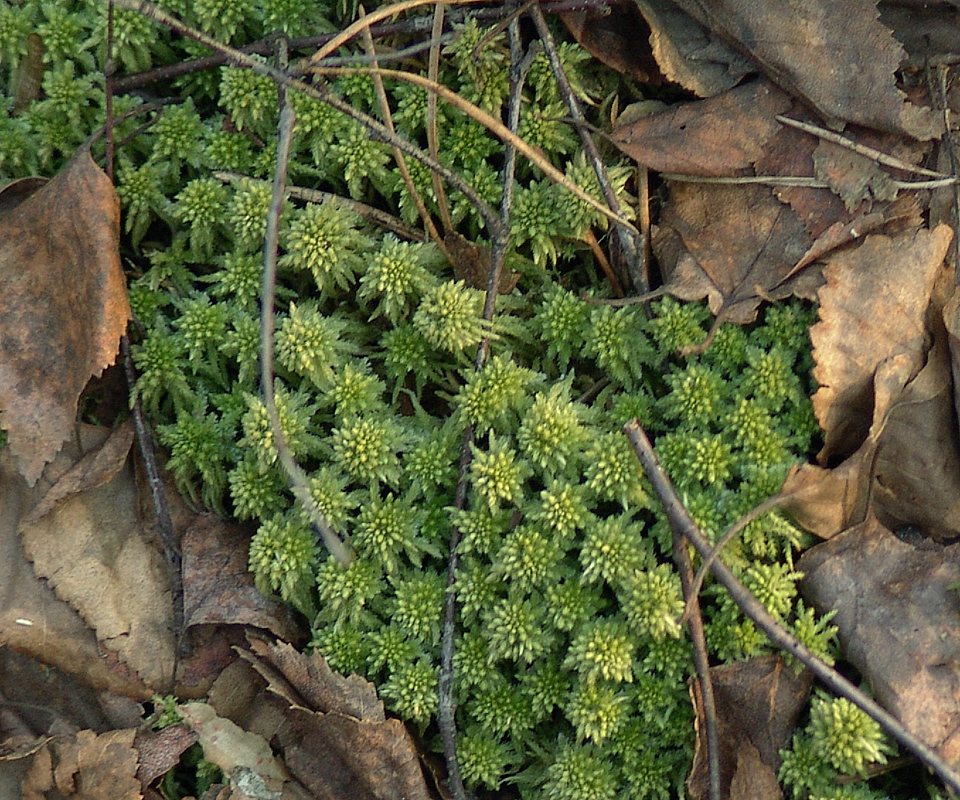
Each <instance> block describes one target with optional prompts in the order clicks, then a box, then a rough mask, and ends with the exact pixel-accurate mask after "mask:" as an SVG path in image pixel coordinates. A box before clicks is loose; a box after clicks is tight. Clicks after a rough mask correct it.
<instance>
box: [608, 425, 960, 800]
mask: <svg viewBox="0 0 960 800" xmlns="http://www.w3.org/2000/svg"><path fill="white" fill-rule="evenodd" d="M623 431H624V433H625V434H626V436H627V438H628V439H629V440H630V444H631V445H632V446H633V450H634V452H635V453H636V455H637V458H638V459H639V460H640V463H641V464H642V465H643V468H644V470H645V472H646V473H647V477H648V478H649V480H650V483H651V484H652V486H653V489H654V491H655V492H656V494H657V497H659V499H660V502H661V504H662V505H663V510H664V513H665V514H666V516H667V519H668V520H669V522H670V527H671V529H674V530H679V531H680V532H681V533H682V534H683V536H685V537H686V538H687V540H688V541H689V542H690V543H691V544H692V545H693V546H694V548H695V549H696V550H697V552H698V553H700V556H701V557H702V558H706V557H707V556H709V554H710V551H711V550H712V547H711V545H710V542H709V541H708V540H707V538H706V537H705V536H704V535H703V533H702V532H701V531H700V529H699V528H698V527H697V524H696V523H695V522H694V521H693V519H692V518H691V517H690V513H689V512H688V511H687V509H686V508H685V507H684V505H683V503H682V502H681V500H680V497H679V496H678V495H677V491H676V489H674V487H673V484H672V483H671V481H670V478H669V477H667V474H666V473H665V472H664V470H663V467H662V466H661V465H660V461H659V459H658V458H657V454H656V452H655V451H654V449H653V445H652V444H651V443H650V439H649V438H648V437H647V434H646V432H645V431H644V430H643V428H642V427H641V426H640V423H639V422H638V421H637V420H633V421H631V422H628V423H627V424H626V425H624V428H623ZM710 571H711V572H712V573H713V575H714V577H715V578H716V579H717V581H718V582H719V583H720V584H721V585H722V586H723V587H724V588H725V589H726V590H727V592H728V593H729V595H730V598H731V599H732V600H733V601H734V602H735V603H736V604H737V605H738V606H739V607H740V609H741V610H742V611H743V613H744V614H745V615H746V616H747V617H748V618H749V619H750V620H752V621H753V622H754V624H756V626H757V627H758V628H759V629H760V630H762V631H763V632H764V633H765V634H766V636H767V638H768V639H769V640H770V642H771V643H772V644H773V645H774V646H775V647H778V648H780V649H781V650H783V651H785V652H786V653H788V654H789V655H791V656H793V657H794V658H796V659H797V660H798V661H800V662H801V663H803V664H805V665H806V666H807V667H809V668H810V670H811V671H812V672H813V674H814V675H815V676H816V677H817V678H819V679H820V680H821V681H822V682H823V683H824V684H825V685H826V686H827V688H828V689H830V690H831V691H833V692H835V693H836V694H839V695H841V696H843V697H846V698H847V699H848V700H849V701H850V702H851V703H853V704H854V705H856V706H857V707H858V708H860V709H861V710H863V711H864V712H866V713H867V714H869V715H870V716H871V717H872V718H873V719H875V720H876V721H877V722H878V723H880V725H881V726H882V727H883V728H884V729H885V730H886V731H887V732H888V733H889V734H890V735H891V736H892V737H893V738H894V739H896V740H897V741H898V742H900V744H902V745H903V746H904V747H905V748H906V749H907V750H909V751H910V752H912V753H914V754H915V755H916V756H917V758H919V759H920V760H921V761H922V762H923V763H924V764H926V765H927V766H928V767H930V769H932V770H933V771H934V772H936V773H937V775H939V776H940V779H941V780H942V781H943V782H944V783H945V784H946V785H947V786H949V787H950V788H951V789H953V790H954V791H960V775H958V774H957V773H956V772H955V771H954V770H953V769H952V768H951V767H950V765H949V764H947V762H946V761H944V759H942V758H941V757H940V756H939V755H937V753H936V752H934V751H933V749H932V748H930V747H928V746H927V745H925V744H924V743H923V742H921V741H920V740H919V739H917V737H916V736H914V735H913V734H912V733H910V731H908V730H907V729H906V728H905V727H903V725H902V724H901V723H900V721H899V720H898V719H897V718H896V717H894V716H893V715H892V714H891V713H890V712H888V711H887V710H886V709H884V708H883V707H882V706H880V704H879V703H877V702H876V701H875V700H873V699H872V698H870V697H868V696H867V695H866V694H864V693H863V692H862V691H861V690H860V689H859V688H857V687H856V686H854V685H853V684H852V683H851V682H850V681H849V680H847V679H846V678H845V677H843V676H842V675H841V674H840V673H839V672H837V671H836V670H835V669H833V668H832V667H831V666H830V665H828V664H827V663H826V662H825V661H823V660H822V659H820V658H818V657H817V656H815V655H814V654H813V653H811V652H810V650H809V649H807V647H806V646H805V645H804V644H803V643H802V642H800V640H799V639H797V637H796V636H794V635H793V634H792V633H790V632H789V631H788V630H786V629H785V628H784V627H783V626H782V625H780V624H779V623H778V622H777V621H776V620H775V619H774V618H773V617H772V616H770V612H768V611H767V609H766V608H764V606H763V604H762V603H761V602H760V601H759V600H757V598H756V597H755V596H754V595H753V593H751V592H750V590H749V589H747V587H746V586H744V585H743V584H742V583H741V582H740V581H739V580H738V579H737V577H736V576H735V575H734V574H733V573H732V572H731V571H730V569H729V568H728V567H727V565H726V564H724V563H723V561H721V560H719V559H718V560H716V561H714V563H713V565H712V567H711V568H710Z"/></svg>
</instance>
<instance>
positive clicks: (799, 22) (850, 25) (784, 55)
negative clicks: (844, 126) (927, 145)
mask: <svg viewBox="0 0 960 800" xmlns="http://www.w3.org/2000/svg"><path fill="white" fill-rule="evenodd" d="M677 5H678V6H680V7H681V8H682V9H683V10H684V11H686V12H687V13H688V14H690V15H691V16H692V17H693V18H694V19H696V20H698V21H699V22H700V23H702V24H703V25H705V26H706V27H707V28H709V29H710V30H711V31H714V32H715V33H717V34H719V35H720V36H722V37H723V38H724V39H726V40H727V41H728V42H730V43H732V44H733V45H734V47H736V49H738V50H739V51H740V52H743V53H748V54H749V55H750V57H751V58H752V59H753V60H754V61H756V62H757V63H758V64H760V66H761V67H762V69H763V71H764V74H766V75H767V77H769V78H770V79H771V80H773V81H774V82H775V83H776V84H777V85H778V86H780V88H782V89H784V90H785V91H786V92H787V93H788V94H790V95H791V96H793V97H796V98H802V99H804V100H805V101H806V102H807V103H809V104H810V105H811V106H812V107H814V108H815V109H817V111H818V112H819V113H820V115H821V116H822V117H823V118H824V119H825V120H827V121H828V122H830V123H831V124H833V125H836V126H839V125H840V123H842V122H854V123H857V124H859V125H863V126H865V127H868V128H875V129H877V130H882V131H889V132H891V133H905V134H907V135H908V136H912V137H914V138H917V139H932V138H934V137H936V136H938V135H939V134H940V132H941V130H942V127H943V126H942V123H941V121H940V120H938V119H937V118H936V114H935V112H934V111H933V110H932V109H929V108H920V107H918V106H914V105H912V104H910V103H908V102H906V101H905V98H904V94H903V92H901V91H900V90H899V89H898V88H897V86H896V83H895V73H896V71H897V69H898V68H899V67H900V62H901V61H902V60H903V58H904V56H905V53H904V50H903V47H902V46H901V45H900V43H899V42H897V41H896V39H894V37H893V34H892V33H891V31H890V30H889V29H887V28H885V27H884V26H883V25H881V24H880V22H879V20H878V19H877V8H876V3H874V2H871V0H850V1H849V2H844V3H836V2H833V0H809V1H808V2H802V3H798V2H794V3H790V4H789V5H784V3H783V2H780V0H718V2H713V3H709V4H706V3H702V2H698V1H697V0H677Z"/></svg>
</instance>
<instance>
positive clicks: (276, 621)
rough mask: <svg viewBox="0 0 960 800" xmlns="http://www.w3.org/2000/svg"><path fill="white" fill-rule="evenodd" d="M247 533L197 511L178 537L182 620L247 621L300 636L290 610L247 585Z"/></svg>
mask: <svg viewBox="0 0 960 800" xmlns="http://www.w3.org/2000/svg"><path fill="white" fill-rule="evenodd" d="M249 545H250V534H249V532H248V531H247V530H245V529H244V528H243V527H242V526H240V525H230V524H227V523H225V522H224V521H223V520H222V519H220V517H217V516H215V515H214V514H203V515H200V516H198V517H197V518H196V521H195V522H194V523H193V524H192V525H191V526H190V527H188V528H187V529H186V530H185V531H184V532H183V536H182V538H181V550H182V552H183V591H184V599H183V604H184V624H185V626H186V627H191V626H193V625H250V626H253V627H257V628H263V629H264V630H268V631H270V632H271V633H273V634H274V635H275V636H278V637H279V638H281V639H284V640H286V641H299V640H301V639H302V638H303V631H302V629H301V627H300V626H299V625H298V624H297V622H296V621H295V620H294V617H293V615H292V614H291V613H290V609H289V608H288V607H287V606H285V605H284V604H283V603H281V602H280V601H279V600H277V599H276V598H271V597H266V596H265V595H264V594H263V593H261V592H259V591H257V588H256V587H255V586H254V584H253V574H252V573H251V572H250V570H249V568H248V565H247V550H248V549H249Z"/></svg>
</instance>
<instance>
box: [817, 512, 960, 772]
mask: <svg viewBox="0 0 960 800" xmlns="http://www.w3.org/2000/svg"><path fill="white" fill-rule="evenodd" d="M905 538H907V537H906V536H905ZM798 569H800V570H801V571H802V572H803V573H804V575H805V578H804V579H803V580H802V582H801V587H802V589H803V592H804V595H805V596H807V597H809V598H810V599H811V601H812V602H813V604H814V605H815V606H816V607H817V608H818V609H819V610H820V611H822V612H826V611H828V610H830V609H836V611H837V614H836V616H835V617H834V618H833V620H832V623H831V624H833V625H836V626H837V628H838V630H839V637H840V642H841V645H842V646H843V651H844V655H845V657H846V658H847V659H849V660H850V661H851V662H852V663H853V664H854V665H855V666H856V668H857V669H858V670H859V671H860V673H861V674H862V675H863V677H864V678H865V679H866V680H867V682H868V683H869V684H870V688H871V689H872V690H873V693H874V695H875V696H876V698H877V700H878V701H879V702H880V703H881V704H882V705H883V706H884V707H885V708H887V709H888V710H889V711H890V712H891V713H893V714H894V715H896V716H897V717H898V718H899V719H900V721H901V722H902V723H903V724H904V726H905V727H906V728H907V729H908V730H909V731H910V732H911V733H913V734H914V735H915V736H917V737H918V738H919V739H920V740H921V741H923V742H924V743H925V744H927V745H928V746H930V747H932V748H934V749H935V750H937V752H938V753H939V754H940V756H941V757H943V758H944V759H945V760H946V761H948V762H950V763H956V761H957V759H958V758H960V624H958V620H960V598H958V596H957V593H956V591H955V590H954V589H953V588H952V587H953V586H954V585H955V584H956V583H957V582H958V581H960V545H955V544H954V545H950V546H948V547H944V546H941V545H938V544H936V543H935V542H933V541H931V540H929V539H926V538H923V537H917V538H916V539H915V540H913V543H911V542H910V541H903V540H901V539H900V538H898V537H897V536H894V535H893V534H892V533H891V532H890V531H889V530H887V529H886V528H885V527H884V526H882V525H881V524H880V523H879V522H878V521H877V520H876V518H875V517H873V516H872V515H871V516H870V517H868V519H867V520H866V521H865V522H864V523H863V524H861V525H858V526H856V527H854V528H851V529H850V530H848V531H844V532H843V533H842V534H840V535H839V536H835V537H834V538H833V539H831V540H830V541H828V542H824V543H823V544H820V545H818V546H816V547H814V548H812V549H810V550H808V551H807V552H806V553H804V555H803V557H802V558H801V559H800V562H799V564H798Z"/></svg>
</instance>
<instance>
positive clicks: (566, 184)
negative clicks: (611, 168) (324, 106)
mask: <svg viewBox="0 0 960 800" xmlns="http://www.w3.org/2000/svg"><path fill="white" fill-rule="evenodd" d="M130 1H131V0H118V2H130ZM313 71H314V72H316V73H318V74H321V75H354V74H357V73H369V72H373V71H374V70H372V69H361V68H350V67H346V68H337V69H329V70H328V69H324V68H323V67H315V68H314V70H313ZM376 71H377V72H379V73H380V74H381V75H383V76H384V77H385V78H393V79H395V80H398V81H406V82H407V83H412V84H414V85H415V86H422V87H423V88H424V89H426V90H427V91H430V92H436V93H437V94H438V95H439V96H440V97H442V98H443V99H444V100H446V101H447V102H448V103H450V105H452V106H453V107H454V108H456V109H458V110H459V111H462V112H463V113H464V114H466V115H467V116H469V117H471V118H472V119H474V120H476V121H477V122H479V123H480V124H481V125H483V126H484V127H485V128H486V129H487V130H489V131H490V132H491V133H492V134H494V135H495V136H496V137H497V138H498V139H500V140H501V141H503V142H504V143H505V144H506V143H509V144H511V145H512V146H513V147H515V148H516V149H517V152H518V153H520V154H521V155H522V156H524V157H525V158H526V159H528V160H529V161H530V162H531V163H532V164H533V165H534V166H536V167H537V168H538V169H539V170H540V171H541V172H543V174H544V175H546V176H547V177H548V178H549V179H550V180H551V181H553V182H554V183H556V184H559V185H560V186H562V187H563V188H564V189H566V190H567V191H568V192H570V193H571V194H573V195H575V196H576V197H577V198H578V199H579V200H582V201H583V202H584V203H586V204H587V205H589V206H590V207H591V208H593V209H596V210H597V211H599V212H600V213H601V214H603V215H604V216H605V217H607V218H608V219H609V220H611V221H612V222H614V223H616V224H617V225H620V226H623V227H625V228H627V229H628V230H631V231H633V232H634V233H639V232H638V231H637V229H636V228H635V227H634V225H633V224H632V223H631V222H630V221H629V220H627V219H625V218H624V217H622V216H620V215H619V214H617V213H615V212H613V211H611V210H610V209H609V208H608V207H607V206H605V205H604V204H603V203H601V202H599V201H598V200H597V199H596V198H595V197H593V195H591V194H589V193H588V192H585V191H584V190H583V189H581V188H580V187H579V186H577V184H575V183H574V182H573V181H571V180H570V179H569V178H568V177H567V176H566V175H564V174H563V173H562V172H561V171H560V170H558V169H557V168H556V167H555V166H553V164H551V163H550V161H549V160H548V159H547V158H546V156H544V154H543V152H542V151H541V150H540V149H539V148H537V147H533V146H532V145H530V144H529V143H527V142H526V141H525V140H524V139H522V138H521V137H519V136H518V135H517V134H516V133H514V132H513V131H511V130H510V129H509V128H507V126H506V125H504V124H503V123H502V122H500V120H498V119H496V118H494V117H493V116H491V115H490V114H488V113H487V112H486V111H484V110H483V109H482V108H480V107H479V106H476V105H474V104H473V103H471V102H469V101H468V100H464V99H463V98H462V97H460V95H458V94H457V93H456V92H454V91H452V90H451V89H448V88H447V87H446V86H444V85H442V84H439V83H436V82H435V81H431V80H429V79H428V78H425V77H423V76H422V75H416V74H414V73H411V72H403V71H401V70H394V69H379V70H376ZM335 107H336V106H335ZM431 161H434V159H431ZM424 163H426V162H424ZM448 182H450V181H449V180H448ZM456 188H457V189H459V190H460V191H463V189H461V188H460V187H459V186H457V187H456ZM471 202H473V199H472V198H471Z"/></svg>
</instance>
